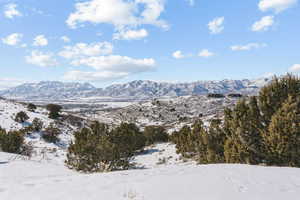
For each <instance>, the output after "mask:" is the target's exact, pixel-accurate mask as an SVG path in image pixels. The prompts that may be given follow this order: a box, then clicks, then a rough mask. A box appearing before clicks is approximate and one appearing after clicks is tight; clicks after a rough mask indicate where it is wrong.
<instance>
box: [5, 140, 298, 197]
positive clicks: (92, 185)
mask: <svg viewBox="0 0 300 200" xmlns="http://www.w3.org/2000/svg"><path fill="white" fill-rule="evenodd" d="M170 156H172V158H169V159H167V160H168V161H167V162H165V163H159V162H158V161H160V160H161V159H160V158H164V157H166V158H168V157H170ZM177 156H178V155H176V154H175V148H174V145H170V144H158V145H155V146H153V147H152V148H150V149H149V151H148V152H147V153H145V154H143V155H139V156H137V157H136V158H135V159H134V161H135V162H137V163H138V166H143V167H144V168H143V169H132V170H128V171H119V172H111V173H98V174H80V173H77V172H74V171H71V170H69V169H67V168H66V167H65V166H64V165H62V164H61V163H60V164H59V163H53V162H45V161H41V162H37V161H30V160H29V161H28V160H22V159H20V158H17V159H16V158H15V155H12V154H7V153H0V199H9V200H19V199H23V200H40V199H43V200H61V199H63V200H99V199H105V200H202V199H203V200H227V199H228V200H240V199H243V200H282V199H289V200H297V199H299V196H300V169H296V168H278V167H262V166H248V165H221V164H220V165H196V164H195V163H193V162H182V161H179V160H178V157H177Z"/></svg>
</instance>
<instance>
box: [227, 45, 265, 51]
mask: <svg viewBox="0 0 300 200" xmlns="http://www.w3.org/2000/svg"><path fill="white" fill-rule="evenodd" d="M266 46H267V44H264V43H262V44H260V43H249V44H246V45H234V46H231V47H230V48H231V50H232V51H249V50H252V49H259V48H263V47H266Z"/></svg>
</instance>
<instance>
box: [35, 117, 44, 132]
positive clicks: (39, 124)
mask: <svg viewBox="0 0 300 200" xmlns="http://www.w3.org/2000/svg"><path fill="white" fill-rule="evenodd" d="M43 125H44V123H43V122H42V120H40V119H39V118H34V119H33V121H32V129H33V130H34V131H37V132H38V131H41V130H42V128H43Z"/></svg>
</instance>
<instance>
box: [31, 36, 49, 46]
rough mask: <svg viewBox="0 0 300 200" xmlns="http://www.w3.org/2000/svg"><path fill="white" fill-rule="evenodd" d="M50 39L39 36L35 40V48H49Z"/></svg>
mask: <svg viewBox="0 0 300 200" xmlns="http://www.w3.org/2000/svg"><path fill="white" fill-rule="evenodd" d="M47 45H48V39H47V38H46V37H45V36H44V35H38V36H36V37H35V38H34V39H33V46H47Z"/></svg>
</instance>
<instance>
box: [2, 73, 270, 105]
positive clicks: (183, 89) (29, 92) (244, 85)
mask: <svg viewBox="0 0 300 200" xmlns="http://www.w3.org/2000/svg"><path fill="white" fill-rule="evenodd" d="M270 80H271V79H269V78H263V79H257V80H248V79H244V80H222V81H196V82H191V83H168V82H156V81H148V80H137V81H132V82H128V83H125V84H115V85H111V86H108V87H106V88H96V87H94V86H93V85H91V84H89V83H65V82H58V81H42V82H39V83H26V84H22V85H20V86H17V87H14V88H11V89H8V90H5V91H0V95H1V96H3V97H5V98H11V99H24V100H30V99H34V100H37V99H38V100H47V99H48V100H49V99H51V100H65V99H72V98H84V97H113V98H131V99H149V98H155V97H162V96H171V97H176V96H187V95H203V94H208V93H222V94H227V93H242V94H255V93H257V92H258V90H259V88H261V87H262V86H264V85H265V84H267V83H268V82H270Z"/></svg>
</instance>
